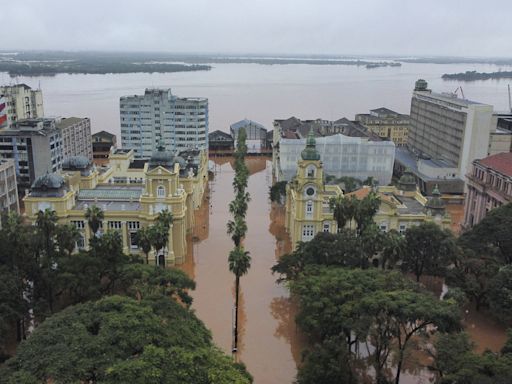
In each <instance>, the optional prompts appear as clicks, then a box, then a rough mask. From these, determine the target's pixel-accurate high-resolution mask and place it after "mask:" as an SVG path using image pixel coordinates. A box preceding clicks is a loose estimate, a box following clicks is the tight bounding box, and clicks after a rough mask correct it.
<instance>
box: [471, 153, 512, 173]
mask: <svg viewBox="0 0 512 384" xmlns="http://www.w3.org/2000/svg"><path fill="white" fill-rule="evenodd" d="M475 163H478V164H482V165H483V166H485V167H487V168H491V169H493V170H495V171H496V172H499V173H501V174H503V175H505V176H509V177H512V153H511V152H504V153H498V154H496V155H492V156H489V157H486V158H485V159H481V160H475Z"/></svg>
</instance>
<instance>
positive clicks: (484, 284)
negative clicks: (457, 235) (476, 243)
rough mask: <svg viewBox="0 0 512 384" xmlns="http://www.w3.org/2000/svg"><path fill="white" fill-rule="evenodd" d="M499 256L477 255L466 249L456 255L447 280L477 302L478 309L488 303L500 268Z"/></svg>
mask: <svg viewBox="0 0 512 384" xmlns="http://www.w3.org/2000/svg"><path fill="white" fill-rule="evenodd" d="M499 266H500V264H499V260H498V258H497V257H493V256H486V255H477V254H475V252H474V251H472V250H471V249H465V250H464V251H463V252H460V253H458V254H457V255H456V257H455V259H454V263H453V268H450V269H449V270H448V273H447V276H446V282H447V283H448V284H449V285H450V286H455V287H458V288H460V289H461V290H462V291H463V292H464V293H465V294H466V296H467V297H468V298H469V299H470V300H472V301H473V302H474V303H475V304H476V309H477V311H478V310H480V308H481V307H482V306H483V305H487V304H488V298H489V293H490V290H491V286H492V282H493V279H494V277H495V276H496V274H497V273H498V270H499Z"/></svg>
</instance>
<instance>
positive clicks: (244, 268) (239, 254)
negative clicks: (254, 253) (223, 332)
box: [228, 246, 251, 352]
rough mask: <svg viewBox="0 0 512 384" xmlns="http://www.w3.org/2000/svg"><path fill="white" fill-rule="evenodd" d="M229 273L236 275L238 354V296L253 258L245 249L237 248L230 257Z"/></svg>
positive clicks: (236, 340)
mask: <svg viewBox="0 0 512 384" xmlns="http://www.w3.org/2000/svg"><path fill="white" fill-rule="evenodd" d="M228 262H229V271H230V272H232V273H233V274H234V275H235V294H236V297H235V342H234V347H233V352H236V349H237V345H238V294H239V291H240V277H241V276H243V275H245V274H247V272H249V268H251V256H250V254H249V252H247V251H245V250H244V247H240V246H236V247H235V249H233V250H232V251H231V252H229V257H228Z"/></svg>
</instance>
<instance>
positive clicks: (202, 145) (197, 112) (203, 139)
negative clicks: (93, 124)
mask: <svg viewBox="0 0 512 384" xmlns="http://www.w3.org/2000/svg"><path fill="white" fill-rule="evenodd" d="M120 116H121V146H122V147H123V148H127V149H133V150H134V151H135V156H136V157H138V158H149V157H150V156H151V154H152V153H153V152H154V151H155V149H156V148H157V146H158V145H159V144H162V145H163V146H164V147H165V148H166V149H167V150H169V151H182V150H185V149H208V99H206V98H179V97H177V96H174V95H173V94H172V93H171V90H170V89H146V91H145V93H144V95H134V96H124V97H121V99H120Z"/></svg>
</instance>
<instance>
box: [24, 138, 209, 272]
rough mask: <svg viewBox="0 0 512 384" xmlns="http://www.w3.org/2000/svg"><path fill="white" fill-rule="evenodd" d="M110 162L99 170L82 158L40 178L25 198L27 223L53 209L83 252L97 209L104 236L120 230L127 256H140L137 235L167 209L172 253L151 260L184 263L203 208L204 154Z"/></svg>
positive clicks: (122, 156)
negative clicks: (91, 213)
mask: <svg viewBox="0 0 512 384" xmlns="http://www.w3.org/2000/svg"><path fill="white" fill-rule="evenodd" d="M109 160H110V162H109V165H108V166H107V167H101V168H96V167H95V166H94V165H92V164H91V162H90V161H89V160H88V159H86V158H84V157H71V158H69V159H67V160H66V161H65V163H64V165H63V170H62V171H61V172H60V174H47V175H44V176H41V177H40V178H38V179H37V180H36V182H35V183H34V184H33V186H32V191H31V192H30V193H29V194H27V196H25V198H24V203H25V214H26V216H27V217H28V219H29V220H31V221H33V222H34V221H35V219H36V215H37V213H38V212H39V211H40V210H45V209H52V210H54V211H55V212H56V213H57V216H58V218H59V222H60V223H70V224H73V225H75V226H76V228H77V229H78V230H79V231H80V233H81V236H82V237H81V240H80V241H79V242H78V244H77V248H79V249H80V248H83V249H85V248H87V246H88V243H89V240H90V238H91V236H92V234H91V231H90V229H89V227H88V224H87V221H86V219H85V216H84V215H85V212H86V210H87V208H89V207H91V206H93V205H96V206H98V207H99V208H101V209H102V210H103V212H104V220H103V223H102V229H100V232H101V231H106V230H117V231H120V232H121V234H122V239H123V248H124V252H125V253H127V254H129V253H132V254H142V251H141V250H139V248H138V246H137V244H136V241H135V234H136V233H137V231H138V230H139V229H140V228H142V227H146V226H149V225H151V224H153V223H154V222H155V220H156V219H157V217H158V213H159V212H161V211H163V210H166V209H167V210H169V211H170V212H171V213H172V215H173V223H172V225H171V227H170V229H169V243H168V248H167V249H165V250H164V251H163V252H161V253H160V254H159V255H156V254H155V253H154V251H152V252H151V253H150V255H149V261H150V262H152V263H156V264H160V265H161V264H165V265H168V264H171V265H172V264H181V263H183V262H184V261H185V255H186V253H187V242H186V235H187V233H188V232H189V231H190V230H191V229H192V228H193V226H194V210H195V209H197V208H199V206H200V205H201V203H202V199H203V193H204V190H205V187H206V183H207V180H208V174H207V172H208V166H207V164H208V157H207V154H206V152H204V151H198V150H196V151H186V152H181V153H180V155H179V156H174V155H173V154H172V153H170V152H166V151H165V150H164V148H163V147H159V148H158V150H157V151H155V152H154V153H153V155H152V157H151V159H150V160H149V161H147V162H146V161H140V160H136V159H134V151H133V150H129V151H128V150H116V151H115V152H112V153H111V155H110V158H109Z"/></svg>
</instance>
